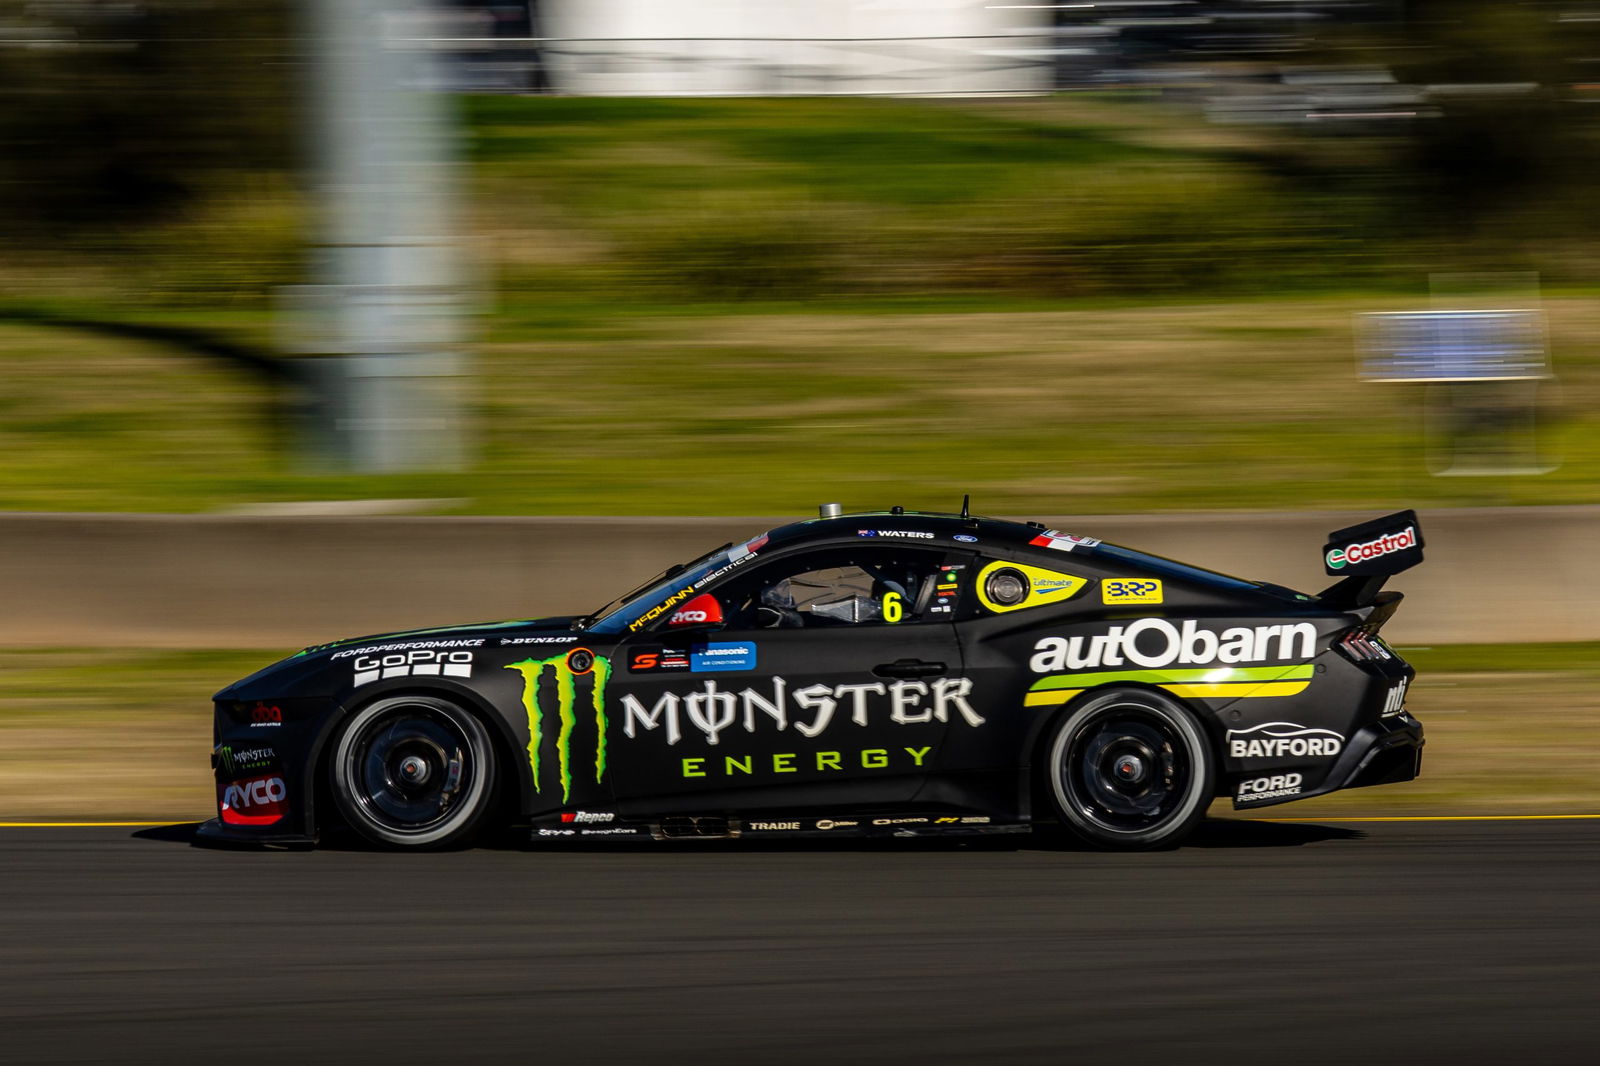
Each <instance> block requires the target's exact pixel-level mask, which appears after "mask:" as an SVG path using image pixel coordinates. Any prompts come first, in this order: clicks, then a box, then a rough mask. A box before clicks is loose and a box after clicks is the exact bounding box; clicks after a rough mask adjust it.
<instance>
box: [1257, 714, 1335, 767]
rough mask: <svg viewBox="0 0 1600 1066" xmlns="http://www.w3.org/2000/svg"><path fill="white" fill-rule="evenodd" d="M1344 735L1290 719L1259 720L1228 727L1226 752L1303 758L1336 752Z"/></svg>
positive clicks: (1272, 757)
mask: <svg viewBox="0 0 1600 1066" xmlns="http://www.w3.org/2000/svg"><path fill="white" fill-rule="evenodd" d="M1343 750H1344V735H1343V734H1342V733H1335V732H1334V731H1333V730H1331V729H1315V728H1312V727H1310V726H1303V725H1296V724H1295V723H1294V722H1263V723H1262V724H1261V725H1255V726H1251V727H1250V728H1249V729H1230V730H1228V755H1229V757H1230V758H1234V759H1289V758H1294V759H1304V758H1308V757H1312V756H1316V757H1322V756H1327V755H1337V754H1339V753H1340V752H1341V751H1343Z"/></svg>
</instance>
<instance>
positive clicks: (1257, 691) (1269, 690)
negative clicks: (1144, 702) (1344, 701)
mask: <svg viewBox="0 0 1600 1066" xmlns="http://www.w3.org/2000/svg"><path fill="white" fill-rule="evenodd" d="M1309 684H1311V682H1309V681H1269V682H1266V683H1265V684H1258V683H1256V682H1252V681H1245V682H1243V683H1240V684H1223V685H1162V686H1161V687H1162V688H1164V689H1166V690H1167V691H1168V692H1170V693H1172V694H1173V695H1174V696H1200V697H1212V696H1237V697H1238V698H1239V699H1242V700H1243V699H1250V698H1252V697H1255V696H1294V695H1297V694H1299V693H1301V692H1304V691H1305V690H1306V686H1307V685H1309Z"/></svg>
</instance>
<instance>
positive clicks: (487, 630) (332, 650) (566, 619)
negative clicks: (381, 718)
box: [212, 615, 578, 700]
mask: <svg viewBox="0 0 1600 1066" xmlns="http://www.w3.org/2000/svg"><path fill="white" fill-rule="evenodd" d="M577 618H578V616H577V615H553V616H550V617H547V618H524V619H515V620H512V621H507V622H472V623H468V624H465V625H455V626H438V627H433V628H429V629H403V630H398V631H396V632H392V633H372V634H369V635H367V636H364V637H349V638H346V639H343V640H335V641H330V642H329V643H327V644H313V645H312V646H311V647H309V648H305V649H303V650H301V651H297V652H295V653H294V654H293V655H291V656H289V657H288V658H286V659H280V660H279V661H277V662H275V663H272V664H271V665H269V666H264V667H262V668H261V669H260V670H257V671H256V672H255V673H253V674H251V675H250V676H249V677H245V678H241V679H240V680H238V681H235V682H234V683H233V684H231V685H229V686H228V687H227V688H224V689H223V690H222V691H220V692H218V693H217V694H216V695H215V696H213V697H212V699H213V700H256V699H262V698H267V697H286V696H290V695H322V694H325V693H324V690H330V691H331V687H332V686H333V684H334V682H333V681H332V676H333V675H332V674H331V673H330V672H329V670H328V667H329V666H331V665H332V664H333V663H334V662H336V661H339V660H342V659H345V658H347V657H348V656H349V655H351V654H352V653H354V652H356V651H358V650H360V649H362V648H366V647H376V646H379V645H386V644H404V643H409V642H413V641H426V642H429V643H434V642H444V641H450V640H484V639H490V638H494V637H501V636H512V635H515V636H519V637H526V636H538V635H542V634H551V635H555V634H562V633H570V632H572V624H573V622H575V621H576V620H577ZM341 676H342V675H341Z"/></svg>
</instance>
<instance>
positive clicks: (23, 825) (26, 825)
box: [0, 822, 189, 829]
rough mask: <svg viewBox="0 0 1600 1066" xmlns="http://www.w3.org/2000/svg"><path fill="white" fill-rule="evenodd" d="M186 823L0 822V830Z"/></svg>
mask: <svg viewBox="0 0 1600 1066" xmlns="http://www.w3.org/2000/svg"><path fill="white" fill-rule="evenodd" d="M188 824H189V823H188V822H0V829H113V828H119V827H122V826H136V825H138V826H156V825H188Z"/></svg>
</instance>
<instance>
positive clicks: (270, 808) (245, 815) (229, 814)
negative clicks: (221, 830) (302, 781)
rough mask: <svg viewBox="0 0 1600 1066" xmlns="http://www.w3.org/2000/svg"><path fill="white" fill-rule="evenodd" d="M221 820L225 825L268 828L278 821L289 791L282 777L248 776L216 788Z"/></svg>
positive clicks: (281, 815) (283, 810)
mask: <svg viewBox="0 0 1600 1066" xmlns="http://www.w3.org/2000/svg"><path fill="white" fill-rule="evenodd" d="M218 790H219V791H220V792H221V793H222V795H221V798H220V800H219V802H218V807H219V808H220V813H221V815H222V820H223V821H224V822H226V823H227V824H228V825H271V824H272V823H274V822H277V821H281V820H282V818H283V816H284V813H285V808H284V800H285V799H286V798H288V795H289V789H288V787H287V786H286V785H285V784H284V783H283V778H281V777H277V776H272V777H252V778H249V779H247V780H244V781H235V782H233V783H232V784H230V785H221V786H218Z"/></svg>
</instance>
